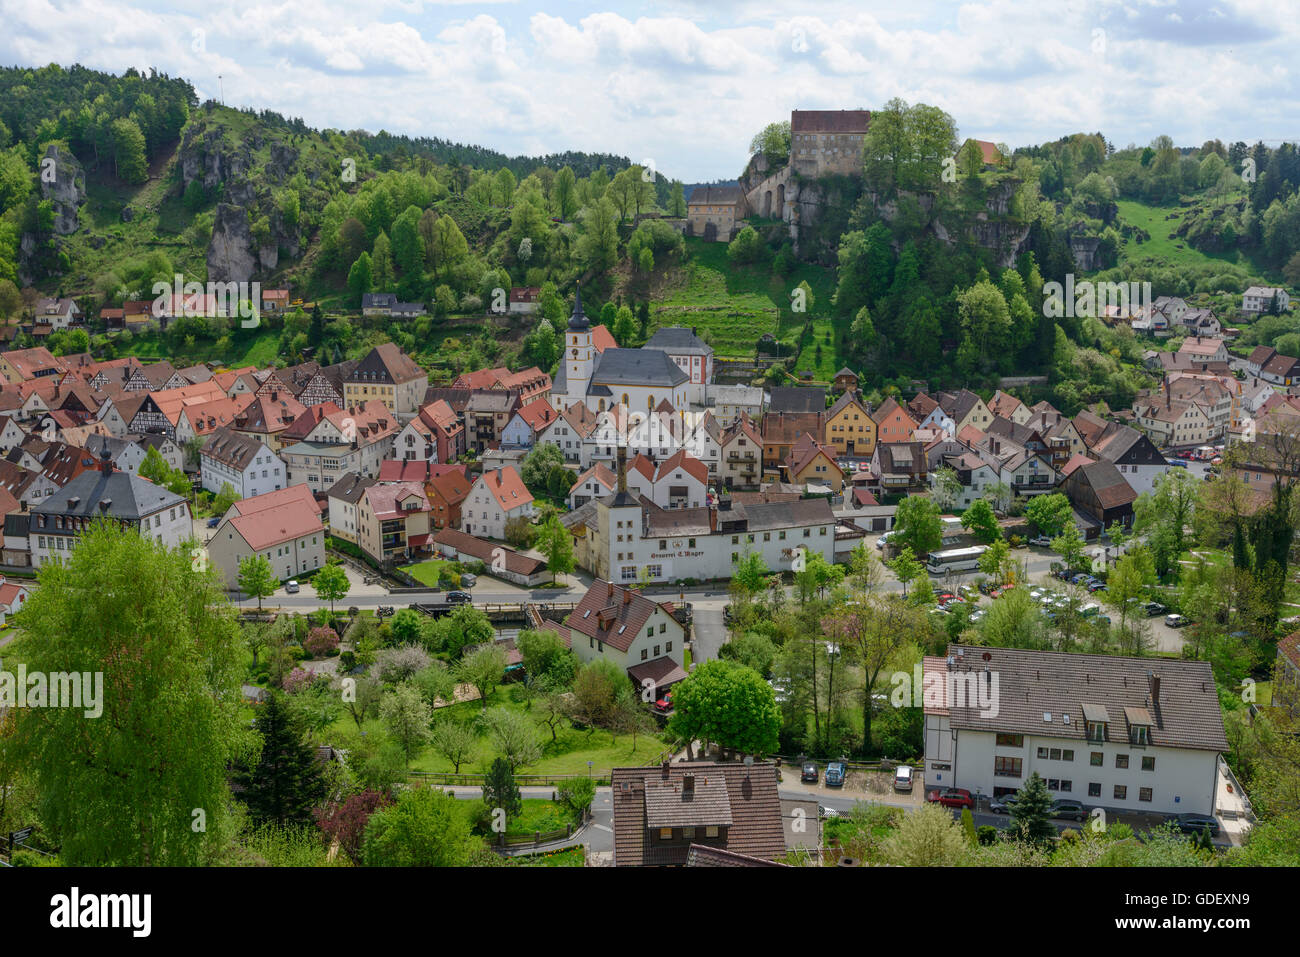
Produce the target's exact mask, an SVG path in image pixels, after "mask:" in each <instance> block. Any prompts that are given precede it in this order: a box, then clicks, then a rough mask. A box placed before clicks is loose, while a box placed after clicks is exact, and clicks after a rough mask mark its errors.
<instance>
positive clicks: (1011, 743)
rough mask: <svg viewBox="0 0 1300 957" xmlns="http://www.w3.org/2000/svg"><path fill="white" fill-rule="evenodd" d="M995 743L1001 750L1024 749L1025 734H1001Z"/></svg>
mask: <svg viewBox="0 0 1300 957" xmlns="http://www.w3.org/2000/svg"><path fill="white" fill-rule="evenodd" d="M994 743H995V744H996V745H997V746H998V747H1000V748H1023V747H1024V746H1025V736H1024V735H1023V734H999V735H998V736H997V738H996V739H995V741H994ZM1040 757H1041V755H1040Z"/></svg>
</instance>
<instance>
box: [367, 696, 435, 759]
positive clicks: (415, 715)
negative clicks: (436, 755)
mask: <svg viewBox="0 0 1300 957" xmlns="http://www.w3.org/2000/svg"><path fill="white" fill-rule="evenodd" d="M379 720H380V721H382V722H383V725H384V730H385V731H387V732H388V734H389V736H390V737H391V738H392V739H393V741H395V742H396V743H397V745H398V746H399V747H400V748H401V749H402V754H403V756H405V758H406V766H407V767H408V768H409V767H410V766H411V760H412V759H413V758H415V757H416V755H418V754H419V753H420V752H421V751H422V750H424V748H425V746H426V745H428V743H429V723H430V722H431V721H432V720H433V713H432V711H431V710H430V708H429V704H428V702H426V701H425V700H424V696H423V695H421V694H420V691H419V689H418V688H416V687H415V685H413V684H411V682H409V681H403V682H402V683H401V684H399V685H397V686H396V687H394V688H393V689H392V690H391V691H389V692H387V693H386V694H385V695H384V697H383V698H382V699H381V700H380V702H379Z"/></svg>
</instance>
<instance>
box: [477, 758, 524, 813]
mask: <svg viewBox="0 0 1300 957" xmlns="http://www.w3.org/2000/svg"><path fill="white" fill-rule="evenodd" d="M483 805H484V807H486V808H487V811H488V814H489V815H493V816H495V815H496V814H497V813H501V815H502V816H503V817H504V818H505V821H506V822H507V823H508V822H509V821H510V819H511V818H516V817H518V816H519V814H520V812H521V811H523V809H524V799H523V797H522V796H520V794H519V785H518V784H516V783H515V772H514V770H513V769H512V768H511V767H510V763H509V762H508V761H506V759H505V758H493V759H492V766H491V767H490V768H488V773H487V776H486V777H484V779H483Z"/></svg>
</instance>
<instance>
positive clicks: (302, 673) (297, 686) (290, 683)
mask: <svg viewBox="0 0 1300 957" xmlns="http://www.w3.org/2000/svg"><path fill="white" fill-rule="evenodd" d="M315 680H316V676H315V675H314V674H312V673H311V672H310V671H308V670H307V669H306V668H294V669H293V671H291V672H289V673H288V674H287V675H285V676H284V681H282V682H281V685H282V687H283V688H284V690H285V691H287V692H289V694H297V693H298V692H299V691H302V690H304V689H305V688H307V687H309V686H310V685H311V683H312V682H313V681H315Z"/></svg>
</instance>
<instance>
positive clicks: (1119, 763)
mask: <svg viewBox="0 0 1300 957" xmlns="http://www.w3.org/2000/svg"><path fill="white" fill-rule="evenodd" d="M1115 767H1117V768H1127V767H1128V755H1127V754H1117V755H1115Z"/></svg>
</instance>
